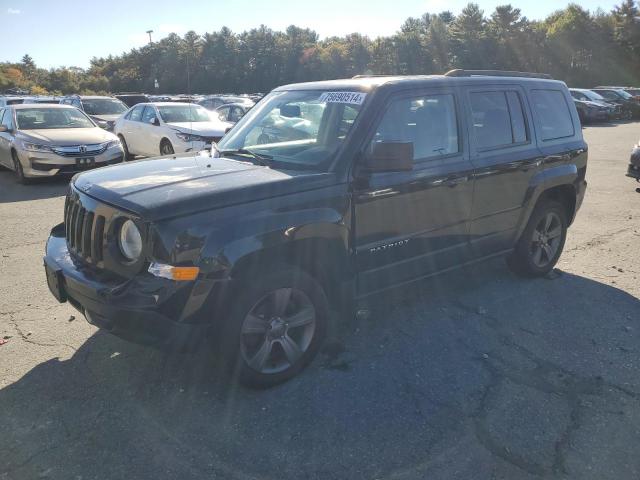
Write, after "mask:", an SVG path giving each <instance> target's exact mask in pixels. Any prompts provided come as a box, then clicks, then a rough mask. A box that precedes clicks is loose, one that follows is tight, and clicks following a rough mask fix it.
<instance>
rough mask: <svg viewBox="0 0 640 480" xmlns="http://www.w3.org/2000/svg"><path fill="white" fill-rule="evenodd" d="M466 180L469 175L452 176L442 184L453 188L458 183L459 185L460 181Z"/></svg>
mask: <svg viewBox="0 0 640 480" xmlns="http://www.w3.org/2000/svg"><path fill="white" fill-rule="evenodd" d="M467 180H469V177H466V176H465V177H456V178H452V179H449V180H447V181H445V182H444V184H445V185H446V186H447V187H449V188H454V187H457V186H458V185H460V184H461V183H464V182H466V181H467Z"/></svg>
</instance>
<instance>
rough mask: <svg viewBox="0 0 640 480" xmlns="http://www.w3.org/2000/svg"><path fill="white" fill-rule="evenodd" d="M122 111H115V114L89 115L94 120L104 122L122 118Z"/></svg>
mask: <svg viewBox="0 0 640 480" xmlns="http://www.w3.org/2000/svg"><path fill="white" fill-rule="evenodd" d="M121 115H122V114H121V113H115V114H113V115H89V116H90V117H91V118H93V119H94V120H102V121H103V122H115V121H116V120H117V119H118V118H120V116H121Z"/></svg>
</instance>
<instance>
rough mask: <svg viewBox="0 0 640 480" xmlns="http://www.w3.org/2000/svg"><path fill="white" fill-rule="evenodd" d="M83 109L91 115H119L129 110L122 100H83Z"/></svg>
mask: <svg viewBox="0 0 640 480" xmlns="http://www.w3.org/2000/svg"><path fill="white" fill-rule="evenodd" d="M82 107H83V108H84V111H85V112H87V113H88V114H89V115H118V114H119V113H124V112H126V111H127V108H128V107H127V106H126V105H125V104H124V103H122V102H121V101H120V100H115V99H107V98H96V99H93V98H92V99H88V100H82Z"/></svg>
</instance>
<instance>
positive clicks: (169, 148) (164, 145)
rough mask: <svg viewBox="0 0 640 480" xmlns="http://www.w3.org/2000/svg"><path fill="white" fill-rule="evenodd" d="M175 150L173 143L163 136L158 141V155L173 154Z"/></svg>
mask: <svg viewBox="0 0 640 480" xmlns="http://www.w3.org/2000/svg"><path fill="white" fill-rule="evenodd" d="M174 153H175V152H174V150H173V145H171V142H170V141H169V140H167V139H166V138H163V139H162V141H161V142H160V155H173V154H174Z"/></svg>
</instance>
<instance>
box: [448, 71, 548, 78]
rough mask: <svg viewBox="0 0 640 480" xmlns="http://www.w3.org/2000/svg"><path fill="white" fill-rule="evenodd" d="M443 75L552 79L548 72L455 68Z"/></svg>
mask: <svg viewBox="0 0 640 480" xmlns="http://www.w3.org/2000/svg"><path fill="white" fill-rule="evenodd" d="M444 75H445V77H474V76H480V77H525V78H546V79H549V80H551V79H553V77H552V76H551V75H549V74H548V73H532V72H510V71H508V70H463V69H461V68H456V69H455V70H449V71H448V72H447V73H445V74H444Z"/></svg>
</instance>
